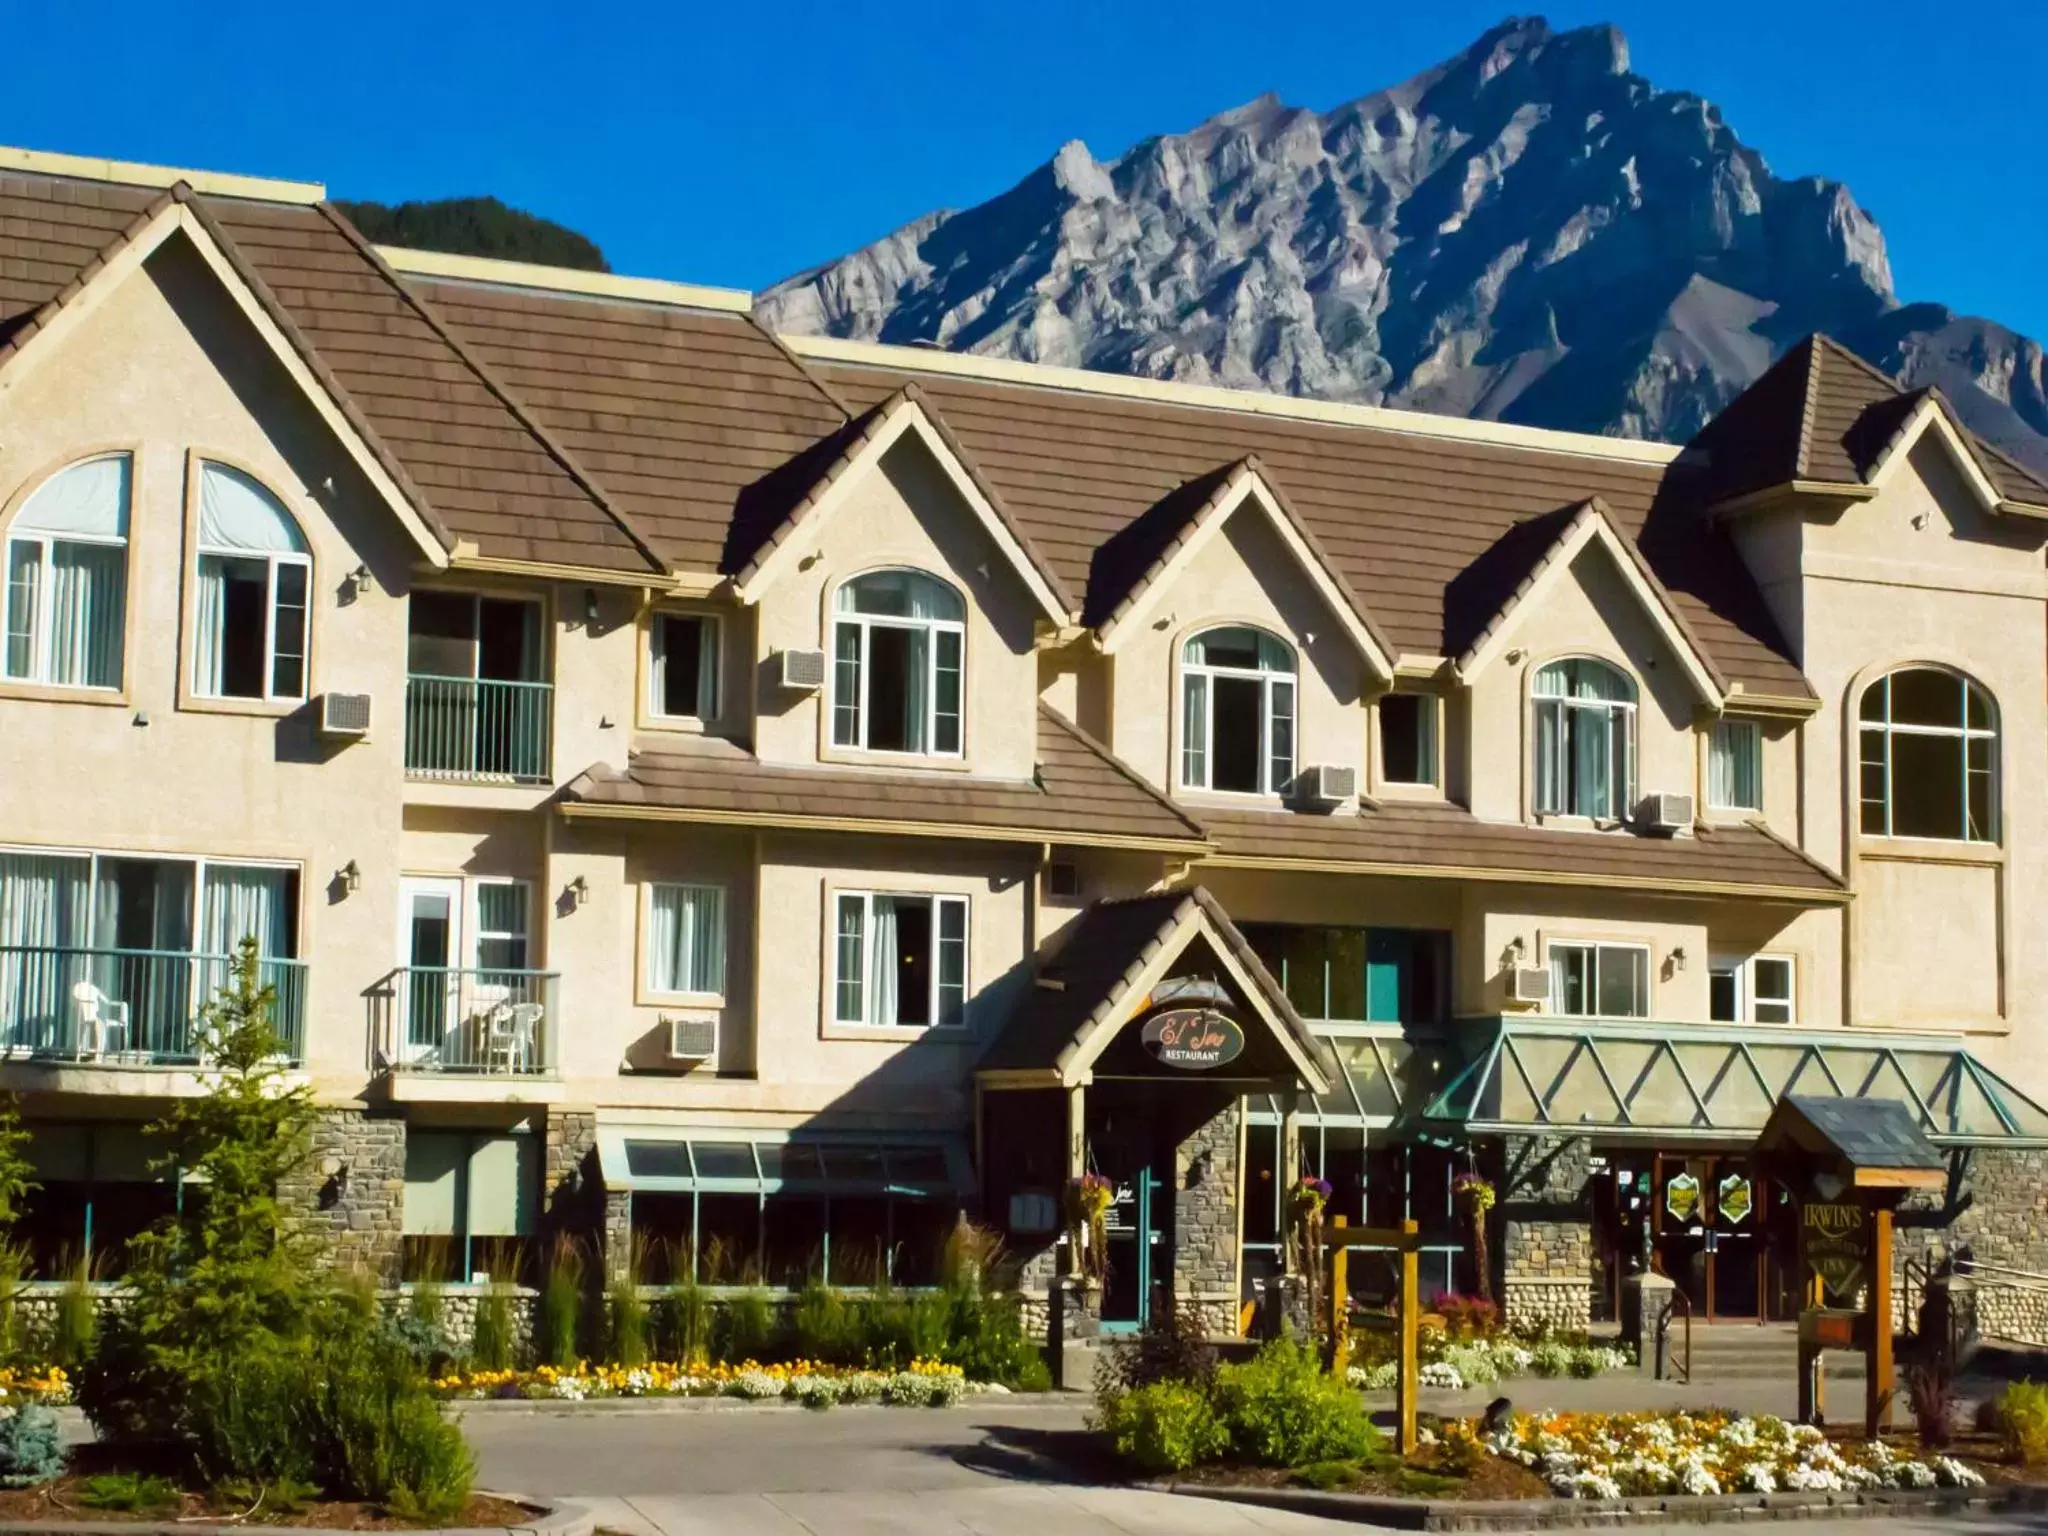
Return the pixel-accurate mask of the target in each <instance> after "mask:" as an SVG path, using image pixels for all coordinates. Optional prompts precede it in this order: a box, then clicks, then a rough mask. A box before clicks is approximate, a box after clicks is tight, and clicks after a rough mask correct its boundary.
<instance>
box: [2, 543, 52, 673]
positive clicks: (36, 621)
mask: <svg viewBox="0 0 2048 1536" xmlns="http://www.w3.org/2000/svg"><path fill="white" fill-rule="evenodd" d="M42 589H43V545H42V541H41V540H39V539H14V540H11V541H10V542H9V543H8V545H7V675H8V676H9V677H22V678H28V677H34V676H35V669H36V632H37V631H38V630H39V629H40V628H41V627H42V618H41V616H40V614H39V613H38V611H37V610H38V608H39V607H40V605H41V602H42V595H43V591H42Z"/></svg>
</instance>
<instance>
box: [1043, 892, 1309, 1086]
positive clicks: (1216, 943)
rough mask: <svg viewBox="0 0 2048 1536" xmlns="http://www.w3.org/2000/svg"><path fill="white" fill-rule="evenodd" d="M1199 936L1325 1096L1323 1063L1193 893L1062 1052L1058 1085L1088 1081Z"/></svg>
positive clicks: (1293, 1061) (1289, 1056) (1306, 1078)
mask: <svg viewBox="0 0 2048 1536" xmlns="http://www.w3.org/2000/svg"><path fill="white" fill-rule="evenodd" d="M1198 936H1199V937H1201V938H1203V939H1205V940H1206V941H1207V942H1208V945H1209V949H1210V952H1211V953H1212V954H1214V955H1215V956H1216V959H1217V962H1218V963H1219V964H1220V965H1221V966H1222V968H1223V969H1224V971H1225V972H1226V973H1228V975H1229V977H1230V979H1231V980H1232V981H1233V982H1235V983H1236V984H1237V987H1238V989H1239V991H1241V992H1242V993H1243V994H1244V996H1245V997H1246V998H1247V999H1249V1000H1250V1002H1251V1005H1252V1008H1253V1009H1254V1011H1256V1012H1257V1014H1258V1016H1259V1021H1260V1023H1261V1024H1263V1025H1264V1026H1265V1027H1266V1029H1267V1031H1268V1032H1269V1033H1270V1034H1271V1035H1272V1037H1273V1038H1274V1039H1275V1040H1277V1041H1278V1042H1279V1043H1280V1048H1281V1049H1282V1050H1283V1051H1284V1052H1286V1054H1287V1059H1288V1061H1289V1062H1290V1063H1291V1064H1292V1065H1293V1067H1294V1069H1295V1071H1296V1072H1297V1073H1299V1074H1300V1076H1301V1078H1302V1080H1303V1081H1304V1082H1306V1083H1307V1084H1308V1085H1309V1087H1310V1090H1311V1091H1312V1092H1315V1093H1328V1092H1329V1091H1330V1080H1329V1074H1328V1073H1326V1072H1325V1071H1324V1070H1323V1067H1322V1064H1321V1063H1320V1062H1319V1061H1317V1060H1316V1059H1315V1056H1314V1054H1313V1053H1312V1052H1311V1051H1309V1050H1307V1049H1305V1048H1304V1047H1303V1045H1302V1043H1301V1041H1300V1040H1299V1039H1298V1038H1296V1036H1295V1033H1294V1031H1293V1030H1292V1029H1291V1028H1289V1027H1288V1024H1287V1021H1286V1019H1285V1018H1284V1017H1282V1016H1281V1014H1280V1013H1279V1012H1278V1011H1277V1010H1276V1009H1275V1008H1274V1007H1273V1005H1272V1001H1271V999H1270V998H1269V997H1268V996H1267V984H1266V983H1263V982H1262V981H1261V980H1260V979H1258V978H1257V977H1254V976H1253V975H1252V973H1251V972H1250V971H1249V970H1248V969H1246V967H1245V965H1244V964H1243V962H1242V961H1241V960H1239V958H1238V957H1237V955H1236V953H1235V952H1234V950H1235V946H1234V945H1232V944H1231V943H1230V942H1229V941H1228V940H1227V939H1226V938H1225V937H1224V936H1223V933H1222V930H1221V929H1220V928H1219V927H1218V926H1217V925H1216V923H1215V922H1213V921H1212V920H1211V919H1210V917H1209V914H1208V913H1207V911H1205V910H1204V909H1203V906H1202V903H1201V902H1200V901H1199V900H1198V899H1197V898H1196V897H1195V896H1194V895H1193V894H1192V893H1190V894H1189V896H1188V897H1187V899H1186V900H1185V901H1183V902H1182V903H1181V906H1180V909H1179V911H1178V912H1177V913H1176V914H1175V916H1174V924H1173V929H1172V931H1171V932H1166V933H1163V934H1162V937H1161V938H1160V940H1159V941H1158V947H1157V948H1156V949H1155V950H1154V951H1153V953H1152V954H1151V955H1149V956H1147V957H1146V960H1145V964H1144V966H1143V968H1142V969H1140V970H1139V972H1138V974H1137V975H1136V976H1135V977H1132V978H1130V979H1129V980H1128V981H1127V982H1126V983H1125V985H1124V987H1123V989H1122V991H1120V992H1119V993H1118V994H1117V996H1116V1000H1115V1001H1114V1002H1113V1003H1112V1004H1111V1005H1110V1006H1109V1007H1108V1008H1106V1009H1104V1010H1103V1013H1102V1016H1101V1017H1100V1018H1097V1019H1094V1020H1092V1021H1091V1022H1090V1023H1089V1024H1088V1025H1087V1027H1086V1028H1085V1029H1084V1030H1083V1031H1082V1032H1081V1033H1080V1034H1079V1035H1077V1036H1076V1037H1075V1038H1074V1039H1073V1040H1072V1041H1070V1042H1068V1044H1067V1045H1066V1046H1065V1047H1063V1048H1062V1049H1061V1051H1060V1053H1059V1055H1058V1057H1057V1058H1056V1061H1055V1065H1056V1067H1057V1070H1058V1072H1059V1075H1060V1081H1061V1083H1062V1084H1063V1085H1064V1086H1066V1087H1069V1088H1072V1087H1078V1086H1081V1085H1083V1084H1085V1083H1087V1082H1089V1081H1090V1080H1091V1079H1092V1077H1093V1075H1094V1066H1095V1062H1096V1060H1097V1058H1099V1057H1100V1056H1101V1055H1102V1053H1103V1052H1104V1051H1106V1050H1108V1049H1109V1045H1110V1042H1111V1041H1113V1040H1114V1039H1115V1038H1116V1037H1117V1035H1118V1033H1119V1032H1120V1031H1122V1029H1123V1028H1124V1026H1125V1025H1127V1024H1129V1023H1130V1022H1131V1020H1132V1019H1133V1018H1135V1017H1136V1016H1137V1011H1138V1007H1139V1005H1140V1004H1142V1003H1143V1002H1144V1001H1145V999H1146V998H1148V997H1150V996H1151V994H1152V989H1153V988H1154V987H1155V986H1157V985H1158V984H1159V982H1160V980H1161V978H1162V977H1164V976H1165V974H1166V968H1167V967H1168V966H1170V965H1171V964H1173V962H1174V961H1176V960H1178V959H1179V958H1180V957H1181V956H1182V955H1183V954H1185V953H1186V952H1187V947H1188V945H1190V944H1192V943H1193V942H1194V941H1195V939H1196V938H1197V937H1198Z"/></svg>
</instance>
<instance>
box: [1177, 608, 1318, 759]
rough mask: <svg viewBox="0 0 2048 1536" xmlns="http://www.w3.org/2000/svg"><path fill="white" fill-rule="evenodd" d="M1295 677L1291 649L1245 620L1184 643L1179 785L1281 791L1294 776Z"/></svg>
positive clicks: (1206, 632) (1197, 636) (1181, 656)
mask: <svg viewBox="0 0 2048 1536" xmlns="http://www.w3.org/2000/svg"><path fill="white" fill-rule="evenodd" d="M1294 677H1295V672H1294V648H1293V647H1292V646H1290V645H1288V644H1287V642H1286V641H1284V640H1281V639H1279V638H1278V637H1277V636H1274V635H1269V634H1267V633H1266V632H1265V631H1264V630H1261V629H1253V628H1251V627H1250V626H1249V625H1242V624H1233V625H1227V626H1225V627H1223V628H1221V629H1211V630H1205V631H1203V632H1202V633H1201V634H1199V635H1196V636H1194V637H1193V638H1192V639H1190V640H1189V641H1188V642H1187V644H1185V645H1184V646H1182V647H1181V653H1180V782H1181V787H1182V788H1183V789H1220V790H1227V791H1230V792H1232V793H1235V794H1247V795H1277V794H1280V793H1281V792H1283V791H1284V790H1285V789H1286V788H1287V784H1288V781H1289V780H1291V779H1292V778H1293V777H1294Z"/></svg>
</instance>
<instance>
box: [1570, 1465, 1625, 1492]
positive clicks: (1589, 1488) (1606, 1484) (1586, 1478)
mask: <svg viewBox="0 0 2048 1536" xmlns="http://www.w3.org/2000/svg"><path fill="white" fill-rule="evenodd" d="M1568 1486H1569V1487H1570V1489H1571V1492H1572V1496H1573V1497H1574V1498H1580V1499H1618V1498H1620V1497H1621V1484H1619V1483H1617V1482H1616V1481H1615V1480H1614V1479H1613V1478H1611V1477H1608V1476H1607V1475H1606V1474H1605V1473H1601V1472H1593V1471H1585V1472H1581V1473H1580V1474H1579V1475H1578V1476H1577V1477H1574V1478H1573V1479H1572V1480H1571V1482H1570V1484H1569V1485H1568Z"/></svg>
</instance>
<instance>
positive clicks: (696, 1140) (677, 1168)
mask: <svg viewBox="0 0 2048 1536" xmlns="http://www.w3.org/2000/svg"><path fill="white" fill-rule="evenodd" d="M597 1157H598V1167H599V1169H600V1170H601V1171H602V1173H603V1175H604V1182H605V1187H606V1188H607V1189H626V1190H642V1191H646V1192H649V1193H655V1194H689V1193H691V1192H693V1191H704V1192H707V1193H717V1194H757V1193H758V1194H771V1195H772V1194H780V1193H784V1192H789V1193H813V1194H821V1195H833V1194H836V1195H901V1196H904V1197H906V1198H910V1199H917V1198H939V1197H946V1196H956V1195H959V1194H961V1193H963V1192H965V1191H966V1190H969V1189H971V1188H972V1187H973V1180H972V1177H971V1175H970V1173H969V1169H968V1162H967V1149H966V1147H965V1145H964V1144H963V1143H962V1142H961V1141H960V1139H959V1138H958V1137H935V1138H931V1139H928V1140H920V1139H912V1138H908V1137H903V1138H889V1139H875V1140H867V1139H862V1138H857V1137H844V1138H839V1137H829V1136H809V1135H797V1136H787V1135H763V1134H759V1133H748V1132H742V1131H717V1130H706V1129H700V1128H697V1127H689V1128H684V1127H668V1126H648V1125H604V1124H600V1125H599V1127H598V1133H597Z"/></svg>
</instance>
